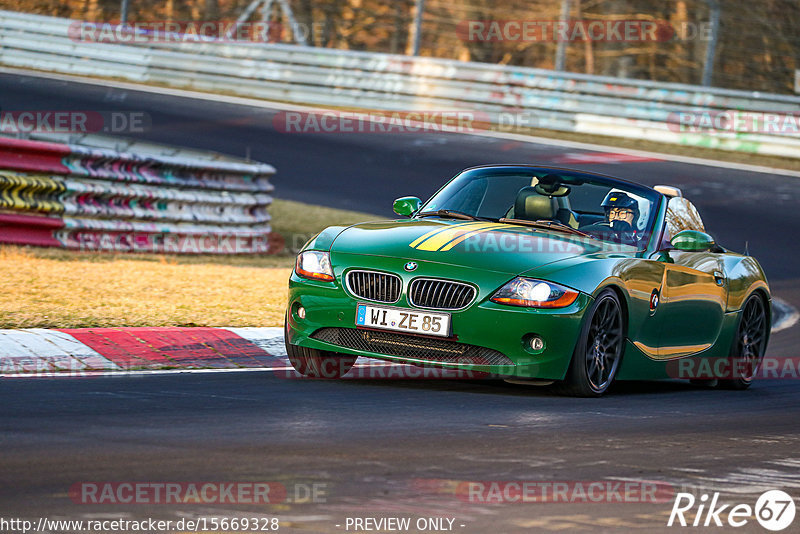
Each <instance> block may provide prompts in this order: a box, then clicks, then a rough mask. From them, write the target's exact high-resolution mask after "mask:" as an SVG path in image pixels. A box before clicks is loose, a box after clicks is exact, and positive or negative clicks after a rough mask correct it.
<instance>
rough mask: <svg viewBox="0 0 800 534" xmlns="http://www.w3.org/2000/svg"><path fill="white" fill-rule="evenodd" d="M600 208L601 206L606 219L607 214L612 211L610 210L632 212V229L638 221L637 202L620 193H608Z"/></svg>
mask: <svg viewBox="0 0 800 534" xmlns="http://www.w3.org/2000/svg"><path fill="white" fill-rule="evenodd" d="M600 206H602V207H603V209H604V210H605V212H606V218H608V215H609V212H610V211H611V210H612V208H618V209H619V208H622V209H629V210H631V211H632V212H633V226H634V227H635V226H636V223H637V222H638V220H639V202H638V201H637V200H636V199H634V198H633V197H631V196H630V195H628V194H627V193H624V192H622V191H609V193H608V194H607V195H606V198H604V199H603V202H602V204H600Z"/></svg>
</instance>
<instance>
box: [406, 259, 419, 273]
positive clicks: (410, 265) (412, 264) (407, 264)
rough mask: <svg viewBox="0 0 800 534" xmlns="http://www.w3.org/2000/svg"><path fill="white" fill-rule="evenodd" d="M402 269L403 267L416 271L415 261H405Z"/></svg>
mask: <svg viewBox="0 0 800 534" xmlns="http://www.w3.org/2000/svg"><path fill="white" fill-rule="evenodd" d="M403 269H405V270H406V271H416V270H417V262H415V261H410V262H408V263H406V264H405V265H403Z"/></svg>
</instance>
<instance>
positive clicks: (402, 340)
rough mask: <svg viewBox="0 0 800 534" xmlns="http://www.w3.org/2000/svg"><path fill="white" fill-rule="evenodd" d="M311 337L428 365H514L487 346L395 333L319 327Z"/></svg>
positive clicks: (501, 354)
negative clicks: (436, 363) (435, 363)
mask: <svg viewBox="0 0 800 534" xmlns="http://www.w3.org/2000/svg"><path fill="white" fill-rule="evenodd" d="M311 338H312V339H317V340H319V341H324V342H325V343H330V344H332V345H337V346H339V347H347V348H349V349H354V350H363V351H365V352H376V353H378V354H386V355H388V356H398V357H400V358H412V359H415V360H423V361H429V362H438V363H458V364H472V365H514V362H512V361H511V360H510V359H509V358H508V356H506V355H505V354H503V353H501V352H498V351H496V350H492V349H487V348H486V347H478V346H476V345H467V344H465V343H458V342H456V341H449V340H446V339H431V338H426V337H418V336H410V335H407V334H398V333H395V332H377V331H374V330H359V329H355V328H321V329H319V330H317V331H316V332H314V333H313V334H311Z"/></svg>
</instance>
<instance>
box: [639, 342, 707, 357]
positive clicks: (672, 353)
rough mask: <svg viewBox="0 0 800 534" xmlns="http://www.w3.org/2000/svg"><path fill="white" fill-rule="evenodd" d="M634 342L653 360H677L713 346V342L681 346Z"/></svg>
mask: <svg viewBox="0 0 800 534" xmlns="http://www.w3.org/2000/svg"><path fill="white" fill-rule="evenodd" d="M633 344H634V345H635V346H636V348H637V349H639V350H640V351H642V352H644V354H645V355H646V356H647V357H648V358H650V359H651V360H676V359H678V358H683V357H685V356H691V355H692V354H697V353H698V352H703V351H704V350H707V349H709V348H710V347H711V343H704V344H702V345H684V346H680V347H649V346H647V345H645V344H644V343H642V342H641V341H634V342H633Z"/></svg>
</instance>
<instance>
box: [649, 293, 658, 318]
mask: <svg viewBox="0 0 800 534" xmlns="http://www.w3.org/2000/svg"><path fill="white" fill-rule="evenodd" d="M658 301H659V294H658V289H654V290H653V292H652V293H651V294H650V315H653V314H654V313H655V312H656V308H658Z"/></svg>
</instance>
